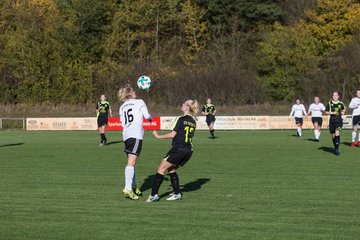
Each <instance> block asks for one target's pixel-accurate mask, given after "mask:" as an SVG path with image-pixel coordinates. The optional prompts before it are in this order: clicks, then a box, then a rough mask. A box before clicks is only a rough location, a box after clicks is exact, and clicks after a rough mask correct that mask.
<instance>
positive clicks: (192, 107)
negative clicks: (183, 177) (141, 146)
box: [146, 100, 198, 202]
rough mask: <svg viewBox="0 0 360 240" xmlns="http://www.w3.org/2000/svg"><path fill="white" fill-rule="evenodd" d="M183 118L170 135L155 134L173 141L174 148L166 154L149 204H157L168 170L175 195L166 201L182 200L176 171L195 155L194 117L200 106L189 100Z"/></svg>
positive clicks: (184, 108)
mask: <svg viewBox="0 0 360 240" xmlns="http://www.w3.org/2000/svg"><path fill="white" fill-rule="evenodd" d="M181 110H182V112H183V113H184V115H183V116H181V117H178V118H177V119H176V121H175V123H174V125H173V127H172V131H171V132H170V133H167V134H164V135H159V133H158V132H157V131H154V132H153V134H154V136H155V137H156V138H159V139H172V148H171V149H170V151H169V152H168V153H167V154H166V156H165V158H164V159H163V160H162V161H161V163H160V166H159V167H158V170H157V173H156V176H155V179H154V182H153V186H152V190H151V194H150V196H149V197H148V199H147V200H146V201H147V202H155V201H158V200H159V196H158V192H159V188H160V185H161V183H162V182H163V180H164V174H165V172H166V170H167V171H168V172H169V176H170V181H171V186H172V188H173V191H174V192H173V193H172V194H171V196H170V197H169V198H167V199H166V200H169V201H173V200H180V199H181V198H182V195H181V193H180V183H179V177H178V175H177V174H176V169H177V168H178V167H179V166H184V165H185V164H186V163H187V162H188V161H189V160H190V158H191V155H192V153H193V147H192V138H193V136H194V133H195V129H196V121H195V119H194V116H195V115H196V113H197V112H198V104H197V102H196V101H194V100H187V101H185V102H184V103H183V105H182V107H181Z"/></svg>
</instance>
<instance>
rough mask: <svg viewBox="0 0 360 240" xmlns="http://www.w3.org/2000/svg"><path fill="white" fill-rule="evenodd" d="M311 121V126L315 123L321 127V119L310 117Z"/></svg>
mask: <svg viewBox="0 0 360 240" xmlns="http://www.w3.org/2000/svg"><path fill="white" fill-rule="evenodd" d="M311 121H312V123H313V124H315V123H317V124H318V125H319V126H320V127H321V126H322V122H323V119H322V117H312V118H311Z"/></svg>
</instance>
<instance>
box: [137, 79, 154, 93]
mask: <svg viewBox="0 0 360 240" xmlns="http://www.w3.org/2000/svg"><path fill="white" fill-rule="evenodd" d="M137 85H138V87H139V88H140V89H141V90H148V89H149V88H150V87H151V85H152V82H151V79H150V78H149V77H148V76H144V75H143V76H141V77H139V79H138V80H137Z"/></svg>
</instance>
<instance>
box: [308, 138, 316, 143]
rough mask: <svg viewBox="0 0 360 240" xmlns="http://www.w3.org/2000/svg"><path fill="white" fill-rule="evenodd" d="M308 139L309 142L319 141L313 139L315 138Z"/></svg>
mask: <svg viewBox="0 0 360 240" xmlns="http://www.w3.org/2000/svg"><path fill="white" fill-rule="evenodd" d="M307 140H308V141H309V142H319V140H317V139H313V138H308V139H307Z"/></svg>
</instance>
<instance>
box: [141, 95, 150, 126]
mask: <svg viewBox="0 0 360 240" xmlns="http://www.w3.org/2000/svg"><path fill="white" fill-rule="evenodd" d="M140 112H141V113H142V115H143V116H144V118H145V119H146V120H148V121H150V122H151V120H152V117H151V115H150V113H149V110H148V108H147V106H146V104H145V102H144V101H143V100H141V102H140Z"/></svg>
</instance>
